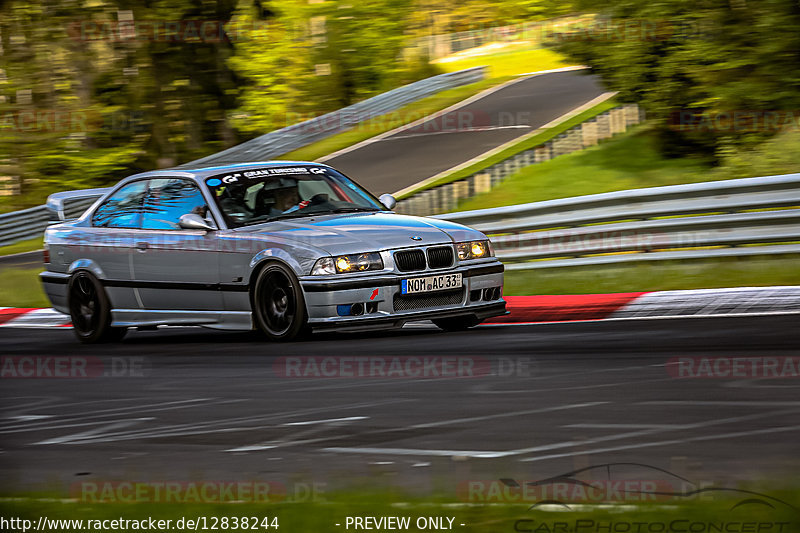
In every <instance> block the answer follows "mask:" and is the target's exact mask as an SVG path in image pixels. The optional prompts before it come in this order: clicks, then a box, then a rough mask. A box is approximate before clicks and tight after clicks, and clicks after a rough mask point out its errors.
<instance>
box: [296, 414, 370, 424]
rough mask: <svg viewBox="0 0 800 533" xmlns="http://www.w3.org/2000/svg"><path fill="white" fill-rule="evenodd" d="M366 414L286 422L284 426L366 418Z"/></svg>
mask: <svg viewBox="0 0 800 533" xmlns="http://www.w3.org/2000/svg"><path fill="white" fill-rule="evenodd" d="M367 418H369V417H368V416H348V417H345V418H328V419H325V420H308V421H306V422H287V423H286V424H283V425H284V426H310V425H312V424H330V423H334V422H352V421H354V420H366V419H367Z"/></svg>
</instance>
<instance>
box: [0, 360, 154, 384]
mask: <svg viewBox="0 0 800 533" xmlns="http://www.w3.org/2000/svg"><path fill="white" fill-rule="evenodd" d="M149 370H150V364H149V361H148V360H147V358H145V357H143V356H132V357H122V356H111V357H93V356H73V355H69V356H58V355H53V356H46V355H21V356H14V355H4V356H2V357H0V379H50V378H55V379H85V378H140V377H145V376H146V375H148V373H149Z"/></svg>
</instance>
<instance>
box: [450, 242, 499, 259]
mask: <svg viewBox="0 0 800 533" xmlns="http://www.w3.org/2000/svg"><path fill="white" fill-rule="evenodd" d="M456 251H458V259H459V260H461V261H466V260H467V259H480V258H482V257H491V256H492V255H494V254H493V253H492V247H491V245H490V244H489V241H470V242H459V243H457V244H456Z"/></svg>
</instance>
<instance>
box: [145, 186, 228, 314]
mask: <svg viewBox="0 0 800 533" xmlns="http://www.w3.org/2000/svg"><path fill="white" fill-rule="evenodd" d="M189 213H196V214H201V215H202V216H205V214H206V213H208V206H207V202H206V199H205V198H204V197H203V194H202V192H201V191H200V188H199V187H198V185H197V184H196V183H195V182H194V181H192V180H190V179H185V178H152V179H150V180H149V185H148V190H147V194H146V195H145V200H144V206H143V208H142V222H141V226H140V229H139V230H138V232H137V234H136V236H135V238H134V243H133V247H134V252H133V254H132V256H133V278H134V280H135V283H136V287H137V292H138V294H139V297H140V298H141V301H142V305H143V306H144V308H145V309H162V310H164V309H173V310H187V311H217V310H221V309H222V295H221V293H220V291H219V259H218V253H217V250H216V248H217V247H216V245H215V243H216V235H215V233H216V232H213V231H211V232H207V231H203V230H189V229H183V228H181V227H180V225H179V224H178V221H179V220H180V217H181V216H182V215H185V214H189Z"/></svg>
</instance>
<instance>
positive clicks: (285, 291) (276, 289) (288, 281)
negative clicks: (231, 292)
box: [253, 263, 307, 341]
mask: <svg viewBox="0 0 800 533" xmlns="http://www.w3.org/2000/svg"><path fill="white" fill-rule="evenodd" d="M253 315H254V318H255V322H256V325H257V326H258V329H260V330H261V331H262V333H264V335H266V336H267V338H268V339H270V340H273V341H289V340H292V339H294V338H295V337H297V336H298V335H299V334H300V333H301V332H303V331H305V329H306V324H307V314H306V302H305V299H304V298H303V291H302V290H301V288H300V283H299V282H298V281H297V277H296V276H295V275H294V272H292V271H291V270H290V269H289V268H288V267H286V266H284V265H283V264H281V263H270V264H268V265H267V266H265V267H264V268H262V269H261V271H260V272H259V273H258V276H257V278H256V283H255V286H254V292H253Z"/></svg>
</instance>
